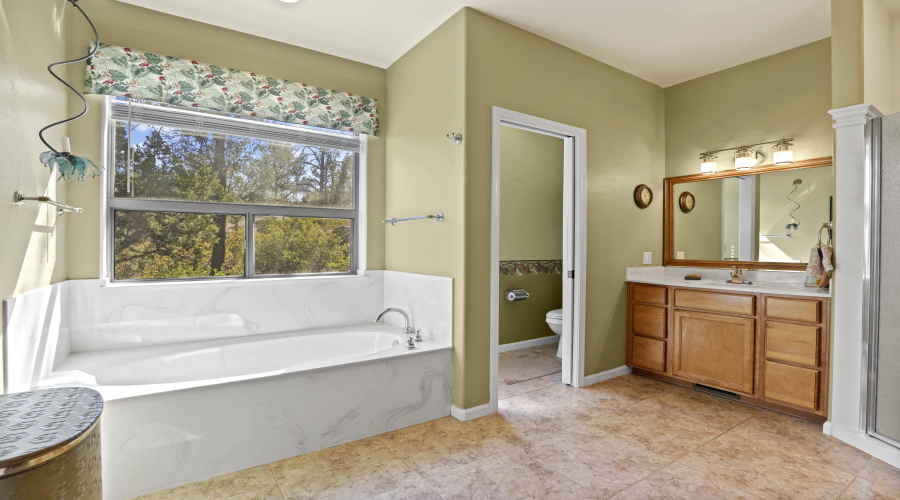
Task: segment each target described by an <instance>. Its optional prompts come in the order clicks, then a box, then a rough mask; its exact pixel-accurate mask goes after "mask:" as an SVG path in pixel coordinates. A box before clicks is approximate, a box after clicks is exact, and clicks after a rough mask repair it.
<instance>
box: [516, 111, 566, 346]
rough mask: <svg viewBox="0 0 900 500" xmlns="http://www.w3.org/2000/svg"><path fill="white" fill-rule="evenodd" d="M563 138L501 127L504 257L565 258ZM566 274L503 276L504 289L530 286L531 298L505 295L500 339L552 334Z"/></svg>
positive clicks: (531, 337)
mask: <svg viewBox="0 0 900 500" xmlns="http://www.w3.org/2000/svg"><path fill="white" fill-rule="evenodd" d="M563 155H564V151H563V140H562V139H560V138H558V137H552V136H549V135H543V134H538V133H537V132H530V131H527V130H522V129H517V128H513V127H507V126H503V127H500V260H562V257H563V233H562V218H563V166H564V165H563V162H564V156H563ZM562 285H563V280H562V275H560V274H534V275H528V276H500V291H501V292H503V291H504V290H506V289H508V288H524V289H526V290H528V292H529V294H530V297H528V300H525V301H519V302H507V301H506V300H501V301H500V344H501V345H503V344H509V343H512V342H521V341H523V340H531V339H536V338H541V337H546V336H548V335H553V332H552V331H550V327H548V326H547V322H546V318H545V317H546V315H547V313H548V312H549V311H551V310H553V309H559V308H561V307H562Z"/></svg>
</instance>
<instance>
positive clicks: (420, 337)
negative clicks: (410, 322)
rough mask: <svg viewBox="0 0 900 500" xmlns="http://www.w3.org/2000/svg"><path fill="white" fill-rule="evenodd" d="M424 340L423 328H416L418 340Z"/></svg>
mask: <svg viewBox="0 0 900 500" xmlns="http://www.w3.org/2000/svg"><path fill="white" fill-rule="evenodd" d="M423 340H425V339H423V338H422V329H421V328H417V329H416V342H421V341H423Z"/></svg>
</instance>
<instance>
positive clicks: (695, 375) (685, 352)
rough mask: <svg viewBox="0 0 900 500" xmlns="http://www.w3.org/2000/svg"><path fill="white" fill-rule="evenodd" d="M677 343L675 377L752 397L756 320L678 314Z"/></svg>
mask: <svg viewBox="0 0 900 500" xmlns="http://www.w3.org/2000/svg"><path fill="white" fill-rule="evenodd" d="M674 341H675V345H674V351H673V354H674V360H673V367H672V374H673V375H675V376H676V377H681V378H684V379H687V380H690V381H693V382H697V383H700V384H706V385H711V386H713V387H718V388H721V389H727V390H731V391H736V392H743V393H746V394H753V373H754V372H753V366H754V360H755V346H756V321H755V320H754V319H752V318H738V317H734V316H724V315H721V314H707V313H699V312H688V311H676V312H675V332H674Z"/></svg>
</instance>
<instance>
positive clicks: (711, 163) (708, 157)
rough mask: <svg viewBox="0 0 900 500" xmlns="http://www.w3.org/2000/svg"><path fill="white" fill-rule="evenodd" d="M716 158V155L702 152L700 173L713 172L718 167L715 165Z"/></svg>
mask: <svg viewBox="0 0 900 500" xmlns="http://www.w3.org/2000/svg"><path fill="white" fill-rule="evenodd" d="M716 158H718V156H716V155H714V154H712V153H703V154H702V155H700V173H701V174H714V173H716V172H717V171H718V170H719V168H718V166H717V165H716Z"/></svg>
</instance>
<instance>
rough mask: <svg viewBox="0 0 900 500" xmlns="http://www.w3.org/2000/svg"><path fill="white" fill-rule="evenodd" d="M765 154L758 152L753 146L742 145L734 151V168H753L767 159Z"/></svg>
mask: <svg viewBox="0 0 900 500" xmlns="http://www.w3.org/2000/svg"><path fill="white" fill-rule="evenodd" d="M765 159H766V157H765V155H762V157H761V158H760V155H759V154H757V152H756V150H755V149H753V148H751V147H743V146H742V147H740V148H738V150H737V151H736V152H735V153H734V168H736V169H738V170H747V169H748V168H753V167H755V166H757V165H759V164H760V163H762V162H763V161H765Z"/></svg>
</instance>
